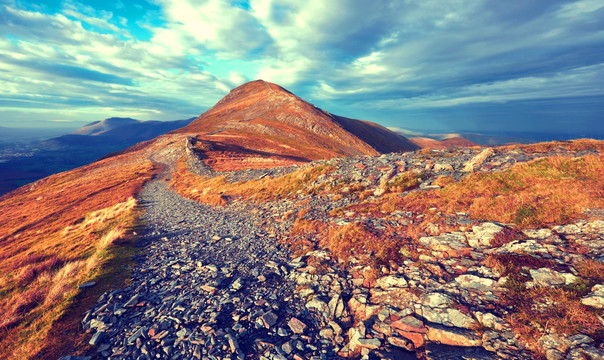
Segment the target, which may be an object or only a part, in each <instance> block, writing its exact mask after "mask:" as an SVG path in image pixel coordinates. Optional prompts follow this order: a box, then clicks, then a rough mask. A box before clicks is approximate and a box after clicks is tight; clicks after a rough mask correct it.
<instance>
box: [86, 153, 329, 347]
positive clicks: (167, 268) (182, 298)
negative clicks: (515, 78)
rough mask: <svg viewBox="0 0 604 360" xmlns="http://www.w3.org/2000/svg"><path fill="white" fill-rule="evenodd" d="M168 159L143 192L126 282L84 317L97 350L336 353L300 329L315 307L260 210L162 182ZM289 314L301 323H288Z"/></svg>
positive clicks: (310, 323)
mask: <svg viewBox="0 0 604 360" xmlns="http://www.w3.org/2000/svg"><path fill="white" fill-rule="evenodd" d="M166 160H167V159H165V158H164V159H161V161H158V163H160V164H162V162H163V164H162V165H163V167H164V169H163V171H162V173H161V174H160V175H159V176H158V178H156V179H154V180H153V181H151V182H149V183H148V184H147V185H146V186H145V188H144V189H143V191H142V192H141V193H140V194H139V202H140V204H141V205H142V206H143V207H144V209H145V212H144V215H143V218H142V219H143V221H144V223H145V230H144V231H143V233H142V234H141V245H142V246H143V247H144V248H143V250H142V252H141V255H139V256H138V257H137V265H136V266H135V268H134V269H133V271H132V283H131V285H130V286H128V287H126V288H123V289H118V290H115V291H112V292H108V293H105V294H103V295H102V296H101V297H100V299H99V301H98V303H97V305H96V306H95V307H94V308H93V309H92V310H91V311H90V312H89V313H87V314H86V317H85V318H84V320H83V326H84V328H85V329H87V331H89V332H90V333H92V334H93V336H92V338H91V340H90V343H91V344H92V345H95V346H97V352H98V355H99V356H100V357H101V358H110V359H157V358H162V359H163V358H170V359H180V358H182V359H195V358H196V359H202V358H203V359H224V358H233V359H235V358H239V359H244V358H253V359H255V358H263V357H267V358H269V359H285V358H288V357H291V356H292V355H294V354H296V353H300V354H304V355H305V358H314V357H315V356H317V357H316V358H317V359H320V358H330V357H332V356H331V354H333V350H330V349H328V346H327V345H326V344H320V343H319V338H318V337H312V336H304V335H302V333H303V332H304V331H299V329H300V326H302V327H307V330H312V329H315V328H316V326H314V325H313V316H312V314H311V313H309V312H308V310H306V309H305V304H304V302H301V301H300V300H299V299H298V298H296V297H295V296H294V295H293V293H294V289H295V287H296V286H297V284H296V282H295V277H293V276H290V275H292V274H293V272H292V269H293V266H292V265H291V264H290V263H288V261H289V260H288V252H287V250H286V249H284V248H283V247H282V246H280V245H279V244H278V243H277V241H276V239H275V238H274V237H273V236H271V235H269V234H266V233H265V232H264V231H263V230H262V229H261V228H260V227H259V226H257V224H258V223H259V222H260V221H261V220H262V219H261V215H258V214H261V213H262V212H258V211H253V212H252V211H250V210H251V209H250V208H245V206H244V205H241V204H239V205H237V204H236V205H232V206H230V207H225V208H217V207H215V208H213V207H211V206H206V205H203V204H199V203H197V202H194V201H191V200H188V199H185V198H183V197H181V196H179V195H178V194H176V193H175V192H174V191H172V190H170V189H169V188H168V181H167V180H168V177H169V174H170V173H171V168H172V166H169V165H168V164H166V163H168V161H166ZM168 160H169V159H168ZM156 161H157V160H156ZM173 163H174V162H171V164H173ZM294 264H297V265H294V266H297V267H299V266H301V264H302V263H300V261H299V260H298V262H294ZM293 317H298V318H300V319H304V321H305V323H302V322H297V323H294V325H292V326H289V325H288V323H289V321H290V320H291V319H292V318H293ZM296 326H297V327H296ZM293 329H296V331H297V332H298V334H294V333H293V332H292V330H293Z"/></svg>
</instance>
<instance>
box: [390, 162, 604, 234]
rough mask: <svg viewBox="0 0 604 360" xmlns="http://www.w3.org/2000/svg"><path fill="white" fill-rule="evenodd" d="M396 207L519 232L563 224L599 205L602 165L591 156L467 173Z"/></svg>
mask: <svg viewBox="0 0 604 360" xmlns="http://www.w3.org/2000/svg"><path fill="white" fill-rule="evenodd" d="M399 205H400V207H401V208H406V209H411V210H415V211H420V212H423V211H425V210H426V209H428V208H433V207H436V208H438V209H439V210H440V211H444V212H448V213H454V212H458V211H464V212H469V213H470V214H471V216H472V217H473V218H475V219H484V220H493V221H499V222H503V223H514V224H516V225H517V226H518V227H520V228H528V227H538V226H544V225H547V224H565V223H569V222H570V221H572V220H575V219H577V218H578V217H579V216H581V214H582V212H583V211H584V210H585V209H586V208H602V207H604V164H603V162H602V157H599V156H593V155H590V156H584V157H581V158H579V159H570V158H566V157H549V158H544V159H540V160H536V161H533V162H529V163H523V164H520V165H517V166H515V167H514V168H512V169H511V170H509V171H503V172H495V173H475V174H471V175H468V176H467V177H465V178H463V179H462V180H461V181H459V182H456V183H452V184H449V185H447V186H445V187H444V188H443V189H440V190H438V191H429V192H416V193H413V194H409V195H408V196H406V197H405V198H404V199H400V201H399Z"/></svg>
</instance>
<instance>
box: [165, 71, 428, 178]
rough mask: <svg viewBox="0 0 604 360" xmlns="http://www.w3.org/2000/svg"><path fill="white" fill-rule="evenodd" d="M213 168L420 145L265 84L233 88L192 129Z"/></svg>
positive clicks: (189, 130)
mask: <svg viewBox="0 0 604 360" xmlns="http://www.w3.org/2000/svg"><path fill="white" fill-rule="evenodd" d="M174 133H178V134H189V135H191V136H196V138H197V139H198V140H200V141H202V142H203V143H204V144H205V145H204V146H206V147H207V149H206V150H205V151H204V156H206V158H207V159H206V163H207V164H208V165H210V166H211V167H212V168H213V169H215V170H237V169H245V168H253V167H257V168H266V167H274V166H283V165H291V164H294V163H303V162H307V161H310V160H317V159H325V158H331V157H335V156H354V155H376V154H379V153H383V152H392V151H410V150H415V149H417V146H416V145H414V144H413V143H411V142H410V141H409V140H407V139H406V138H404V137H402V136H400V135H397V134H395V133H393V132H391V131H390V130H388V129H386V128H384V127H381V126H379V125H377V124H374V123H370V122H366V121H359V120H353V119H347V118H343V117H338V116H334V115H332V114H330V113H328V112H326V111H324V110H321V109H319V108H317V107H315V106H313V105H311V104H309V103H307V102H305V101H304V100H302V99H300V98H299V97H297V96H295V95H294V94H292V93H290V92H289V91H287V90H285V89H283V88H282V87H280V86H278V85H275V84H272V83H269V82H265V81H262V80H257V81H252V82H249V83H246V84H244V85H242V86H239V87H238V88H236V89H233V90H232V91H231V92H230V93H229V94H228V95H227V96H225V97H224V98H223V99H222V100H220V101H219V102H218V103H217V104H216V105H214V106H213V107H212V108H210V109H209V110H208V111H206V112H205V113H203V114H202V115H201V116H199V117H198V118H197V119H196V120H194V121H193V122H192V123H191V124H190V125H188V126H186V127H184V128H182V129H179V130H176V131H175V132H174Z"/></svg>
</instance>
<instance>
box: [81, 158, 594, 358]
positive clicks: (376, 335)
mask: <svg viewBox="0 0 604 360" xmlns="http://www.w3.org/2000/svg"><path fill="white" fill-rule="evenodd" d="M479 152H480V150H475V149H474V150H459V151H456V152H455V154H454V155H455V156H450V155H447V154H446V153H442V155H443V156H442V157H440V158H439V157H435V156H430V158H429V159H427V158H426V157H425V156H424V155H422V154H417V153H415V154H389V155H383V156H376V157H360V158H347V159H334V160H329V161H326V162H327V163H328V164H330V165H334V166H335V167H336V171H335V172H334V173H332V174H330V176H329V177H323V178H321V179H319V180H318V182H321V181H335V180H339V179H341V178H342V177H345V178H346V179H348V180H351V181H358V182H359V183H364V184H365V183H366V184H365V185H368V186H372V185H375V184H377V183H379V181H380V178H381V177H383V176H390V177H392V176H394V174H393V172H396V171H398V170H399V169H403V170H410V169H414V168H417V169H423V170H430V171H432V172H434V173H436V174H439V175H447V176H452V177H461V176H464V171H463V169H464V167H465V168H467V166H468V164H470V163H471V159H475V158H476V156H477V155H478V154H479ZM556 153H559V154H562V155H573V156H580V155H584V154H586V153H589V151H587V152H573V153H572V154H569V153H568V152H566V153H565V152H564V151H563V150H560V151H558V152H552V153H550V155H552V154H556ZM444 155H446V156H444ZM174 156H175V155H174V154H173V156H171V157H170V156H168V157H164V158H161V159H156V160H157V161H158V162H165V163H167V164H168V165H167V168H166V171H165V172H164V175H165V176H168V175H167V174H169V173H170V169H171V164H173V163H174V160H175V158H174ZM537 156H542V155H535V154H526V153H523V152H517V151H516V152H513V151H512V152H506V153H497V154H488V155H487V157H488V159H489V160H488V161H480V162H478V163H476V164H475V165H474V167H475V168H474V169H472V170H473V171H495V170H503V169H508V168H510V167H511V166H513V165H514V164H516V163H518V162H524V161H528V160H531V159H532V158H534V157H537ZM483 160H484V159H483ZM198 165H199V164H198ZM293 169H294V168H292V169H291V170H293ZM197 170H198V172H204V171H207V169H204V168H203V166H202V165H200V166H198V169H197ZM466 170H467V169H466ZM287 171H289V170H284V169H280V170H278V171H276V173H279V174H280V173H284V172H287ZM261 176H267V172H264V173H263V172H262V171H258V170H254V171H250V172H239V173H236V174H232V178H233V179H236V180H245V179H251V178H258V177H261ZM268 176H271V174H268ZM165 180H166V179H164V178H162V177H160V178H158V179H156V180H154V181H152V182H150V183H149V184H148V185H147V186H146V187H145V189H144V191H143V192H142V193H141V194H140V199H139V200H140V202H141V204H142V205H143V206H144V207H145V210H146V211H145V215H144V219H143V220H144V222H145V224H146V230H145V231H144V233H143V234H142V235H141V243H142V244H143V245H144V250H143V251H142V255H141V256H140V258H139V259H137V260H138V264H137V266H136V268H135V269H134V270H133V280H132V283H131V285H130V286H129V287H127V288H123V289H118V290H115V291H112V292H110V293H105V294H103V295H102V296H101V298H100V299H99V301H98V304H97V305H96V306H95V307H94V308H93V309H91V310H90V312H88V313H87V314H86V316H85V318H84V320H83V321H82V324H83V327H84V329H85V330H86V331H88V332H89V333H90V334H91V340H90V343H91V344H93V345H95V346H96V349H97V354H96V355H97V356H99V357H100V358H108V359H160V358H171V359H236V358H238V359H331V358H340V357H345V356H351V357H361V356H362V357H365V358H375V359H382V358H383V359H406V358H409V359H414V358H417V357H420V358H427V359H532V358H534V357H535V355H534V353H533V352H530V351H529V350H528V349H526V348H525V346H524V345H523V342H522V341H520V340H519V337H518V335H517V334H515V333H514V332H513V331H512V329H511V325H510V324H509V323H508V322H507V321H506V320H505V319H506V315H508V314H509V312H510V311H513V309H508V308H504V307H501V306H500V305H499V303H500V301H501V297H502V296H503V294H504V293H505V292H506V291H508V290H507V289H506V288H505V287H504V286H503V285H504V283H505V281H506V279H505V278H504V277H503V276H501V275H502V274H500V273H498V272H497V271H496V270H495V269H493V268H490V267H486V266H484V264H483V260H484V258H485V257H486V256H487V255H489V254H514V255H527V256H531V257H533V258H536V259H546V260H548V261H550V260H551V261H555V262H558V263H561V264H569V263H571V262H573V261H576V260H580V259H585V258H588V259H595V260H596V261H600V262H602V261H603V260H604V242H603V241H602V239H603V237H604V222H603V221H579V222H577V223H575V224H570V225H566V226H557V227H552V228H544V229H532V230H527V231H524V233H523V234H522V236H521V238H520V239H518V240H515V241H512V242H509V243H507V244H504V245H502V246H497V247H495V246H493V245H492V244H491V243H492V240H493V239H494V238H495V236H496V234H497V233H499V232H501V231H503V230H504V228H505V226H503V225H501V224H497V223H492V222H470V221H468V220H467V218H466V217H465V215H464V214H459V217H458V218H457V219H456V220H455V221H459V223H460V224H467V226H466V227H463V228H462V229H461V230H460V231H455V232H449V233H443V234H440V235H437V236H428V235H426V236H423V237H421V239H419V244H418V246H419V247H421V261H413V260H411V259H408V260H405V261H404V262H403V263H401V264H399V266H398V267H396V268H382V269H381V270H380V273H379V276H378V278H377V280H375V282H374V283H373V284H372V286H365V285H367V282H366V281H365V279H364V278H363V274H364V273H365V271H366V270H367V269H366V267H365V266H363V265H360V264H359V265H358V266H354V261H352V262H351V264H353V265H351V266H347V267H343V266H342V264H341V263H340V262H338V261H336V260H335V259H333V258H332V255H331V254H330V253H329V252H327V251H325V250H321V249H317V250H313V251H309V252H308V253H306V254H305V255H303V256H301V257H297V258H292V256H291V254H290V253H289V251H288V249H287V247H285V246H284V245H281V244H280V243H279V241H278V239H283V238H285V237H286V236H285V235H284V234H285V233H286V231H287V229H288V228H289V227H291V225H292V222H293V219H289V220H283V221H281V220H279V219H285V218H287V217H286V216H285V215H286V214H287V212H288V211H291V210H292V209H295V208H302V207H306V208H309V209H311V214H314V215H313V216H316V217H321V216H323V217H326V215H325V214H327V213H329V210H331V209H335V208H338V207H342V206H345V205H347V202H349V200H348V199H347V198H345V197H344V198H342V199H340V200H337V201H332V199H331V198H316V197H313V196H312V195H300V196H299V197H298V198H294V199H291V198H290V199H283V200H280V201H276V202H272V203H267V204H262V205H251V204H249V203H246V202H234V203H232V204H231V205H229V206H227V207H223V208H217V207H210V206H207V205H202V204H199V203H196V202H193V201H191V200H187V199H184V198H182V197H181V196H179V195H177V194H176V193H175V192H174V191H172V190H170V189H168V187H167V181H165ZM431 186H432V187H433V185H431V183H430V181H426V182H425V183H423V184H422V185H421V186H420V188H421V189H426V188H430V187H431ZM376 190H378V189H376ZM375 196H376V197H379V196H380V194H379V192H376V194H375ZM394 215H395V218H396V219H397V220H396V221H399V222H405V221H409V218H410V214H405V213H404V212H398V213H396V214H394ZM355 216H357V215H356V214H354V213H349V214H346V216H342V217H341V218H336V219H331V220H332V221H333V222H334V223H335V224H338V225H343V224H347V223H349V222H350V221H353V220H354V218H355ZM358 216H361V215H358ZM278 220H279V221H278ZM365 220H368V219H365ZM369 220H371V219H369ZM373 220H375V221H377V222H378V224H377V226H379V221H380V219H373ZM388 221H392V220H391V219H390V220H388ZM267 224H268V225H270V226H267ZM269 229H270V231H269ZM275 231H276V233H275ZM569 242H572V243H573V245H577V244H579V245H581V246H583V247H584V248H586V249H588V250H589V251H588V252H587V253H583V254H577V253H573V252H570V251H567V250H565V249H568V248H569V246H568V245H569ZM526 270H527V274H529V275H530V277H531V279H530V280H531V286H548V287H556V286H567V285H571V284H573V283H574V282H575V281H576V280H577V274H576V271H575V270H574V269H573V268H572V266H565V267H564V268H557V269H556V270H552V269H550V268H539V267H533V268H530V269H528V268H527V269H526ZM582 301H583V303H584V304H585V305H587V306H591V307H594V308H599V309H601V308H602V307H604V286H602V285H595V286H594V287H593V289H591V292H590V293H589V294H588V295H587V296H585V298H584V299H583V300H582ZM600 313H601V312H600ZM600 321H601V323H602V326H604V319H602V318H601V317H600ZM539 343H540V344H541V346H542V348H543V350H544V353H545V354H546V356H547V358H548V359H564V358H567V359H602V358H604V347H603V345H602V344H598V343H597V341H595V340H594V339H592V338H591V337H589V336H587V335H585V334H581V333H576V334H572V335H569V336H562V335H556V334H547V335H545V336H543V337H542V338H541V339H539Z"/></svg>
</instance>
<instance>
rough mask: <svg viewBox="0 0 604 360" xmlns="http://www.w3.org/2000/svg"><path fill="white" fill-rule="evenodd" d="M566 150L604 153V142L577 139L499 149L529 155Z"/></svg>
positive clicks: (505, 146) (507, 146)
mask: <svg viewBox="0 0 604 360" xmlns="http://www.w3.org/2000/svg"><path fill="white" fill-rule="evenodd" d="M558 148H561V149H566V150H571V151H582V150H598V151H599V152H600V153H602V152H603V151H604V141H602V140H593V139H577V140H567V141H550V142H541V143H537V144H526V145H518V144H514V145H504V146H500V147H498V148H497V149H501V150H512V149H520V150H523V151H526V152H529V153H547V152H550V151H552V150H555V149H558Z"/></svg>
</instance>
